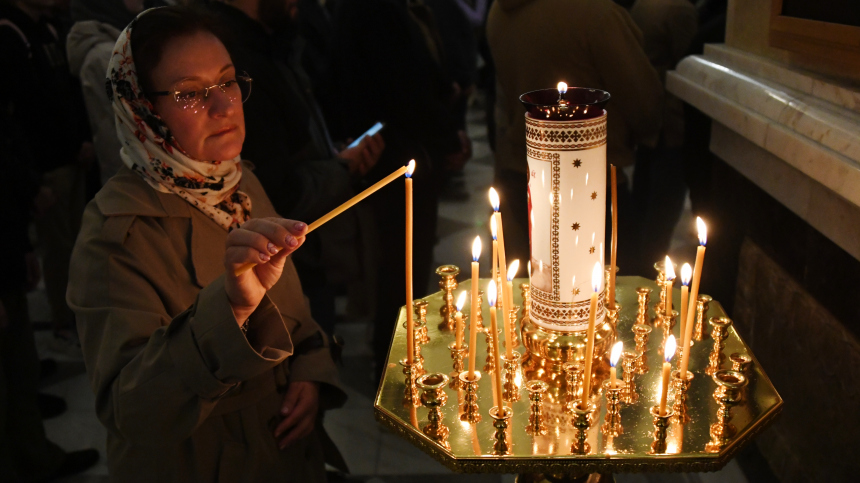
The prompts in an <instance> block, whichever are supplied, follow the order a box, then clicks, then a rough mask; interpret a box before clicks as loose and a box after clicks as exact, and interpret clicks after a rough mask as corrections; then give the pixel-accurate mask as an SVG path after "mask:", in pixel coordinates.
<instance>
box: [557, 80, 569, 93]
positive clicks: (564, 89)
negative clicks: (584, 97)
mask: <svg viewBox="0 0 860 483" xmlns="http://www.w3.org/2000/svg"><path fill="white" fill-rule="evenodd" d="M558 93H559V94H566V93H567V84H565V83H564V82H559V83H558Z"/></svg>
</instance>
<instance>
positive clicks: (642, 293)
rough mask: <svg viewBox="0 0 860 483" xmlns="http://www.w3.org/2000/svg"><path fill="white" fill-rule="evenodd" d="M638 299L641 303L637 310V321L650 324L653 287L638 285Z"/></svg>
mask: <svg viewBox="0 0 860 483" xmlns="http://www.w3.org/2000/svg"><path fill="white" fill-rule="evenodd" d="M636 299H637V302H638V304H639V308H638V309H637V310H636V323H637V324H650V323H651V317H649V316H648V305H649V304H650V303H651V289H650V288H648V287H636Z"/></svg>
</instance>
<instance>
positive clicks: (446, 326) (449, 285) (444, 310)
mask: <svg viewBox="0 0 860 483" xmlns="http://www.w3.org/2000/svg"><path fill="white" fill-rule="evenodd" d="M459 274H460V267H458V266H456V265H442V266H441V267H439V268H437V269H436V275H439V277H441V278H442V279H441V280H439V288H441V289H442V293H444V294H445V295H444V298H445V303H444V304H442V306H441V307H439V315H441V316H442V324H443V325H440V326H439V327H440V328H442V329H443V330H454V326H455V322H454V312H455V311H456V309H455V307H454V290H457V286H458V285H459V284H458V283H457V275H459Z"/></svg>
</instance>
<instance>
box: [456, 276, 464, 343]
mask: <svg viewBox="0 0 860 483" xmlns="http://www.w3.org/2000/svg"><path fill="white" fill-rule="evenodd" d="M465 303H466V291H465V290H463V291H462V292H460V296H459V297H457V313H456V314H454V321H455V322H456V323H457V327H456V330H457V345H456V347H457V350H460V349H462V348H463V305H464V304H465Z"/></svg>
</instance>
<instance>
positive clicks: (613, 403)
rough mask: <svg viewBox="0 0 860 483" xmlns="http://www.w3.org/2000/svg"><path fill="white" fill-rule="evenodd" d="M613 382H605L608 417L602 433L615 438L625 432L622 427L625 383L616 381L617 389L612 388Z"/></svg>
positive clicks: (601, 428)
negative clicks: (622, 401) (622, 400)
mask: <svg viewBox="0 0 860 483" xmlns="http://www.w3.org/2000/svg"><path fill="white" fill-rule="evenodd" d="M611 382H612V381H603V393H604V394H606V417H604V418H603V421H604V423H603V426H601V427H600V431H601V432H602V433H603V434H605V435H606V436H611V437H615V436H618V435H619V434H621V433H623V432H624V428H623V427H622V426H621V404H620V402H621V394H622V393H623V392H624V382H623V381H616V383H615V387H610V384H611Z"/></svg>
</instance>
